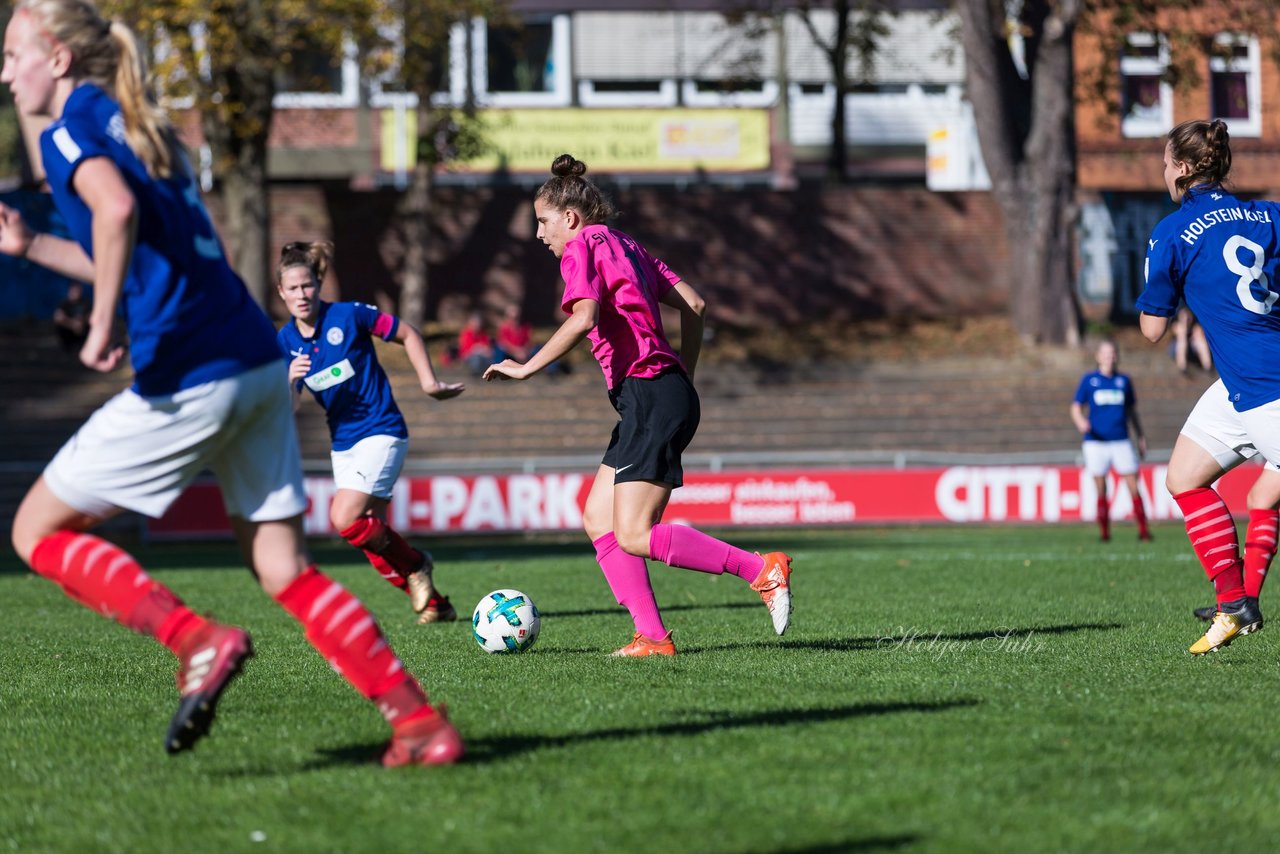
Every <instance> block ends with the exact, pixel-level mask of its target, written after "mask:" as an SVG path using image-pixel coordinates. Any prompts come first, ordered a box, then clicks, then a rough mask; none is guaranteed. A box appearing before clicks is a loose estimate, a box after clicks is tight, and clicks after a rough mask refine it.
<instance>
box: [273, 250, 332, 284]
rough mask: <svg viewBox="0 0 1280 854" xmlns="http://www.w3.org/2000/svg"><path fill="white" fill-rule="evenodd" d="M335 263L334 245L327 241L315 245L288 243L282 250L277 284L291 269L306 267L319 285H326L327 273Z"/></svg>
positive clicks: (277, 270) (277, 268)
mask: <svg viewBox="0 0 1280 854" xmlns="http://www.w3.org/2000/svg"><path fill="white" fill-rule="evenodd" d="M331 263H333V244H332V243H330V242H329V241H327V240H320V241H317V242H315V243H303V242H296V243H286V244H285V245H284V246H283V247H281V249H280V263H278V264H277V265H276V284H279V283H280V280H281V278H282V277H283V276H284V271H285V270H288V269H289V268H290V267H306V268H307V269H308V270H310V271H311V277H312V278H313V279H315V282H316V284H317V285H321V284H324V276H325V273H327V272H329V265H330V264H331Z"/></svg>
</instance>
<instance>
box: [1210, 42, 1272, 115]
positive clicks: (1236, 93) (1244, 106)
mask: <svg viewBox="0 0 1280 854" xmlns="http://www.w3.org/2000/svg"><path fill="white" fill-rule="evenodd" d="M1258 54H1259V51H1258V41H1257V39H1253V38H1250V37H1248V36H1243V35H1236V34H1232V33H1220V34H1218V35H1217V36H1216V37H1214V40H1213V49H1212V51H1211V53H1210V55H1209V93H1210V97H1211V98H1212V110H1213V116H1214V118H1218V119H1223V120H1225V121H1226V123H1227V126H1228V127H1229V128H1230V130H1231V134H1232V135H1233V136H1261V135H1262V116H1261V115H1260V113H1261V108H1260V106H1259V105H1260V101H1261V94H1260V92H1259V78H1260V76H1261V75H1260V74H1259V71H1260V68H1259V56H1258Z"/></svg>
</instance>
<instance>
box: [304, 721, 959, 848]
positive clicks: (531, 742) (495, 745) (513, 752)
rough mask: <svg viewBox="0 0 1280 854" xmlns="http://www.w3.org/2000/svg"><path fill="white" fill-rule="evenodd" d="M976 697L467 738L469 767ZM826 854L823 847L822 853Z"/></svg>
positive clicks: (334, 755) (354, 751)
mask: <svg viewBox="0 0 1280 854" xmlns="http://www.w3.org/2000/svg"><path fill="white" fill-rule="evenodd" d="M978 702H979V701H978V700H976V699H969V698H964V699H958V700H942V701H938V702H916V703H856V704H854V705H850V706H837V707H835V708H830V709H776V710H773V711H767V712H757V713H755V714H735V713H732V712H703V713H701V716H702V717H703V720H700V721H681V722H678V723H668V724H658V725H656V726H641V727H632V728H628V727H613V728H609V729H599V730H588V731H586V732H575V733H568V734H565V735H507V736H494V737H490V738H476V739H468V740H467V756H466V758H465V759H464V760H463V762H464V763H465V764H467V765H483V764H488V763H491V762H502V761H505V760H507V759H510V758H512V757H514V756H518V755H520V754H524V753H530V752H532V751H535V750H543V749H548V748H557V747H571V746H573V745H577V744H590V743H593V742H598V741H629V740H631V739H635V738H649V737H655V736H656V737H658V738H672V737H677V736H696V735H702V734H703V733H707V732H711V731H713V730H726V729H746V728H749V727H793V726H797V725H803V724H813V723H829V722H831V721H846V720H856V719H858V718H870V717H879V716H881V715H891V714H899V713H902V712H945V711H950V710H951V709H963V708H969V707H971V706H976V705H978ZM385 747H386V744H385V742H383V743H379V744H376V745H375V744H353V745H348V746H346V747H337V748H321V750H320V757H319V758H317V759H315V760H313V761H311V762H308V763H306V764H305V765H304V766H303V767H302V768H301V769H299V770H302V771H315V770H319V769H323V768H329V767H332V766H337V765H367V764H369V763H370V762H376V761H377V758H378V755H379V753H380V751H381V750H383V749H384V748H385ZM818 850H822V849H818Z"/></svg>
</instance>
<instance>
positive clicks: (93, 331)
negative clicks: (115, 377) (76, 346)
mask: <svg viewBox="0 0 1280 854" xmlns="http://www.w3.org/2000/svg"><path fill="white" fill-rule="evenodd" d="M111 333H112V324H110V323H95V324H91V325H90V326H89V335H88V337H87V338H85V340H84V346H83V347H81V348H80V361H81V363H83V364H84V366H85V367H87V368H92V369H93V370H95V371H100V372H102V373H104V374H107V373H111V372H112V371H114V370H115V369H116V367H117V366H119V364H120V362H121V361H122V360H123V359H124V347H122V346H120V345H119V344H118V343H116V342H115V340H114V339H113V337H112V334H111Z"/></svg>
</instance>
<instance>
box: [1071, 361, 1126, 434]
mask: <svg viewBox="0 0 1280 854" xmlns="http://www.w3.org/2000/svg"><path fill="white" fill-rule="evenodd" d="M1075 400H1076V403H1080V404H1084V405H1085V406H1087V407H1089V432H1088V433H1086V434H1085V439H1088V440H1089V441H1093V442H1114V441H1116V440H1118V439H1128V438H1129V413H1130V412H1131V411H1132V410H1133V407H1134V406H1136V405H1137V403H1138V399H1137V397H1135V396H1134V393H1133V382H1132V381H1131V380H1130V379H1129V377H1128V376H1126V375H1125V374H1112V375H1111V376H1106V375H1105V374H1103V373H1102V372H1101V371H1093V372H1092V373H1088V374H1085V375H1084V376H1083V377H1081V379H1080V386H1079V388H1077V389H1076V398H1075Z"/></svg>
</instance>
